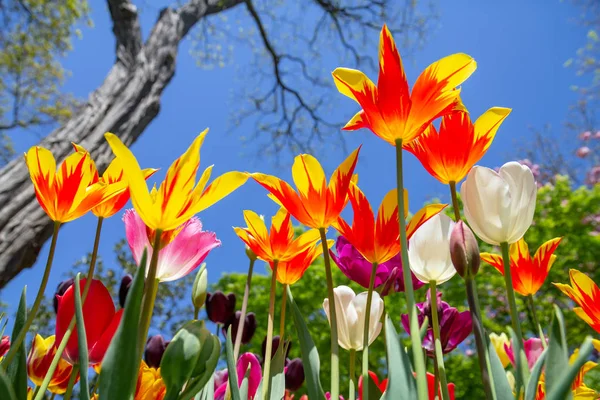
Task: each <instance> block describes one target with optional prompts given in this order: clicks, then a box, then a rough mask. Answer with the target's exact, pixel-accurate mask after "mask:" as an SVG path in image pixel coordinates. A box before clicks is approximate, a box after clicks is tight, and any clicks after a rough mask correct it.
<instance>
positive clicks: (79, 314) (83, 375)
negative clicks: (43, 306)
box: [75, 274, 90, 400]
mask: <svg viewBox="0 0 600 400" xmlns="http://www.w3.org/2000/svg"><path fill="white" fill-rule="evenodd" d="M79 275H80V274H77V275H76V276H75V319H76V323H77V345H78V347H79V365H80V366H81V368H80V370H79V399H80V400H90V387H89V385H88V364H89V363H88V347H87V337H86V335H85V322H84V320H83V310H82V307H83V306H82V304H81V285H80V284H79Z"/></svg>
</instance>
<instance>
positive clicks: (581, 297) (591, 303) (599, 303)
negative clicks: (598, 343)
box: [553, 269, 600, 333]
mask: <svg viewBox="0 0 600 400" xmlns="http://www.w3.org/2000/svg"><path fill="white" fill-rule="evenodd" d="M569 278H570V280H571V285H570V286H569V285H566V284H563V283H553V284H554V286H556V287H557V288H558V289H560V291H561V292H563V293H564V294H566V295H567V296H569V297H570V298H571V300H573V301H574V302H575V303H577V304H578V305H579V307H575V308H574V309H573V311H574V312H575V314H577V316H578V317H579V318H581V319H582V320H584V321H585V322H587V323H588V324H589V325H590V326H591V327H592V329H594V330H595V331H596V332H599V333H600V288H598V285H596V284H595V283H594V281H592V280H591V279H590V277H588V276H587V275H586V274H584V273H583V272H581V271H578V270H576V269H572V270H570V271H569Z"/></svg>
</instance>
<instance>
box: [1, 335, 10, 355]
mask: <svg viewBox="0 0 600 400" xmlns="http://www.w3.org/2000/svg"><path fill="white" fill-rule="evenodd" d="M9 349H10V338H9V337H8V336H2V338H0V359H1V358H2V356H4V355H5V354H6V353H8V350H9Z"/></svg>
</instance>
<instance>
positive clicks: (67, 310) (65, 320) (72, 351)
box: [56, 279, 123, 364]
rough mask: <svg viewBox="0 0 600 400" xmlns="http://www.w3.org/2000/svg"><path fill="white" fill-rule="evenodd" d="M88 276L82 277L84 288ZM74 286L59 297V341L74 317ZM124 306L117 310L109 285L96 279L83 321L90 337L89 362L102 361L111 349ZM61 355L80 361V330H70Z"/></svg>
mask: <svg viewBox="0 0 600 400" xmlns="http://www.w3.org/2000/svg"><path fill="white" fill-rule="evenodd" d="M85 282H86V279H81V288H83V287H84V286H85ZM74 288H75V286H74V285H73V286H71V287H69V288H68V289H67V291H66V292H65V294H64V295H62V296H57V298H58V313H57V315H56V342H57V343H60V342H61V340H62V338H63V336H64V335H65V332H66V331H67V328H68V326H69V324H70V322H71V319H72V318H73V317H74V315H75V299H74V297H75V296H74V293H73V291H74ZM122 314H123V309H121V310H119V311H117V312H115V305H114V303H113V301H112V298H111V297H110V293H109V292H108V290H107V289H106V287H105V286H104V285H103V284H102V282H100V281H99V280H97V279H94V280H93V281H92V283H91V285H90V289H89V292H88V295H87V298H86V301H85V304H84V305H83V320H84V323H85V336H86V339H87V346H88V348H87V351H88V354H89V363H90V364H96V363H99V362H101V361H102V358H103V357H104V353H106V350H107V349H108V346H109V344H110V341H111V339H112V337H113V335H114V334H115V331H116V330H117V328H118V326H119V322H120V321H121V315H122ZM62 357H63V358H64V359H65V360H67V361H68V362H69V363H71V364H75V363H77V362H78V360H79V348H78V343H77V329H74V331H73V333H71V337H70V338H69V341H68V342H67V347H66V348H65V351H64V352H63V354H62Z"/></svg>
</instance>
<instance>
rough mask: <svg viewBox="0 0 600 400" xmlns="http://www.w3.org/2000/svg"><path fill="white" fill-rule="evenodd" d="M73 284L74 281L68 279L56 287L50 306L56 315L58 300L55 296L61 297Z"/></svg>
mask: <svg viewBox="0 0 600 400" xmlns="http://www.w3.org/2000/svg"><path fill="white" fill-rule="evenodd" d="M73 282H75V279H73V278H70V279H67V280H66V281H62V282H61V283H59V284H58V286H57V287H56V292H55V293H54V298H53V299H52V305H53V306H54V312H55V313H58V299H57V298H56V296H62V295H63V294H65V292H66V291H67V289H68V288H70V287H71V285H72V284H73Z"/></svg>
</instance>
